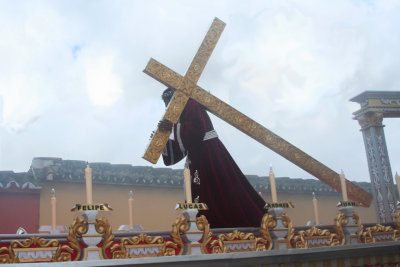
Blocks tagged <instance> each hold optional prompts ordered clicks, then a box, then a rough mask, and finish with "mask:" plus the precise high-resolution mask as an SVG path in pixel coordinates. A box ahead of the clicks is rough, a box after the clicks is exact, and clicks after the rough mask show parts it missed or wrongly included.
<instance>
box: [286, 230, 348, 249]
mask: <svg viewBox="0 0 400 267" xmlns="http://www.w3.org/2000/svg"><path fill="white" fill-rule="evenodd" d="M294 243H295V247H296V248H312V247H324V246H338V245H341V239H340V238H339V237H338V235H337V234H335V233H331V232H330V231H329V230H327V229H319V228H317V227H315V226H313V227H312V228H310V229H308V230H306V231H300V232H299V235H297V236H296V237H295V238H294Z"/></svg>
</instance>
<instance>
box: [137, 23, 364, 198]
mask: <svg viewBox="0 0 400 267" xmlns="http://www.w3.org/2000/svg"><path fill="white" fill-rule="evenodd" d="M224 26H225V24H224V23H223V22H222V21H220V20H218V19H215V20H214V22H213V25H212V26H211V28H210V30H209V32H208V33H207V35H206V38H205V39H204V41H203V43H202V45H201V46H200V48H199V51H203V50H204V51H207V53H206V52H198V53H197V54H196V56H195V58H194V60H193V62H192V64H191V66H190V67H189V70H188V72H187V73H186V75H185V76H184V77H182V76H181V75H179V74H178V73H176V72H174V71H172V70H171V69H169V68H168V67H166V66H164V65H163V64H161V63H159V62H157V61H156V60H154V59H150V61H149V63H148V64H147V66H146V68H145V70H144V72H145V73H146V74H148V75H150V76H151V77H153V78H154V79H156V80H157V81H159V82H161V83H163V84H164V85H166V86H168V87H173V88H175V89H176V92H175V94H174V96H173V98H172V99H171V101H170V104H169V106H168V107H167V111H166V113H165V115H164V117H163V119H168V120H170V121H171V122H173V123H176V122H177V120H178V119H179V117H180V115H181V113H182V111H183V109H184V107H185V105H186V103H187V101H188V99H189V97H190V98H192V99H194V100H196V101H197V102H198V103H200V104H202V105H203V106H204V107H206V108H207V110H208V111H210V112H211V113H213V114H214V115H216V116H217V117H219V118H221V119H222V120H224V121H226V122H227V123H229V124H231V125H232V126H234V127H236V128H237V129H238V130H240V131H242V132H243V133H245V134H247V135H249V136H250V137H252V138H253V139H255V140H257V141H258V142H260V143H261V144H263V145H264V146H266V147H268V148H269V149H271V150H273V151H274V152H276V153H278V154H279V155H281V156H282V157H284V158H286V159H287V160H289V161H290V162H292V163H294V164H296V165H297V166H299V167H300V168H302V169H303V170H305V171H307V172H308V173H310V174H312V175H314V176H315V177H317V178H318V179H320V180H321V181H323V182H324V183H326V184H328V185H329V186H331V187H332V188H334V189H335V190H337V191H339V192H341V187H340V178H339V174H338V173H336V172H335V171H333V170H331V169H330V168H328V167H327V166H325V165H324V164H322V163H321V162H319V161H317V160H316V159H314V158H312V157H311V156H309V155H308V154H306V153H305V152H303V151H302V150H300V149H299V148H297V147H295V146H294V145H292V144H290V143H289V142H287V141H286V140H284V139H283V138H281V137H279V136H278V135H276V134H275V133H273V132H271V131H270V130H268V129H267V128H265V127H264V126H262V125H261V124H259V123H257V122H255V121H254V120H252V119H251V118H249V117H247V116H246V115H244V114H243V113H241V112H239V111H237V110H236V109H234V108H232V107H231V106H229V105H228V104H226V103H224V102H223V101H221V100H220V99H218V98H217V97H215V96H213V95H211V94H210V93H208V92H207V91H205V90H204V89H202V88H201V87H199V86H198V85H196V84H195V83H196V82H197V79H198V77H199V75H200V73H201V71H202V70H203V68H204V65H205V63H206V62H207V60H208V57H209V56H210V55H211V52H210V51H212V50H213V49H214V47H215V44H216V41H217V40H218V38H219V36H220V34H221V33H222V30H223V28H224ZM210 32H211V33H212V34H210ZM213 38H215V39H213ZM202 57H207V60H206V59H204V58H202ZM197 61H199V62H200V61H201V63H198V64H196V62H197ZM202 64H203V65H202ZM197 65H199V66H202V68H200V67H198V71H197V72H193V69H196V67H192V66H197ZM189 76H190V77H191V78H190V79H189V78H188V77H189ZM193 77H194V78H193ZM196 77H197V79H195V78H196ZM169 136H170V132H167V131H165V132H161V131H159V130H157V131H156V132H155V134H154V135H153V138H152V140H151V141H150V144H149V145H148V147H147V149H146V152H145V154H144V156H143V158H144V159H146V160H148V161H150V162H152V163H157V161H158V159H159V157H160V155H161V153H162V150H163V149H164V147H165V145H166V143H167V141H168V138H169ZM346 185H347V191H348V195H349V197H350V198H351V199H352V200H355V201H359V202H361V203H362V204H363V205H364V206H369V205H370V204H371V201H372V196H371V195H370V194H369V193H368V192H366V191H364V190H363V189H362V188H360V187H358V186H357V185H355V184H353V183H351V182H350V181H348V180H346Z"/></svg>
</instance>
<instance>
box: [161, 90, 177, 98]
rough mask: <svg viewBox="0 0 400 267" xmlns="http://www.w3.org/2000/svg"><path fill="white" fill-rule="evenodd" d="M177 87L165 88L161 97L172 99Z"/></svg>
mask: <svg viewBox="0 0 400 267" xmlns="http://www.w3.org/2000/svg"><path fill="white" fill-rule="evenodd" d="M174 93H175V89H174V88H172V87H168V88H167V89H165V90H164V92H163V93H162V95H161V98H162V99H163V100H170V99H171V97H172V96H173V95H174Z"/></svg>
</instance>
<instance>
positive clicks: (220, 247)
mask: <svg viewBox="0 0 400 267" xmlns="http://www.w3.org/2000/svg"><path fill="white" fill-rule="evenodd" d="M266 244H267V241H266V240H264V239H263V238H261V237H256V236H255V235H254V234H253V233H243V232H240V231H239V230H236V229H235V230H233V232H232V233H228V234H220V235H218V239H216V240H213V241H211V243H210V248H211V253H212V254H219V253H231V252H244V251H264V250H266V247H265V246H266Z"/></svg>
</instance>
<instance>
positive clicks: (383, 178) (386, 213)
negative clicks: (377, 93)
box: [357, 112, 395, 223]
mask: <svg viewBox="0 0 400 267" xmlns="http://www.w3.org/2000/svg"><path fill="white" fill-rule="evenodd" d="M357 120H358V122H359V124H360V126H361V132H362V134H363V138H364V145H365V151H366V154H367V160H368V168H369V176H370V179H371V185H372V194H373V195H374V203H375V207H376V213H377V217H378V220H379V222H381V223H383V222H392V221H393V216H394V211H395V197H394V191H393V190H394V187H393V176H392V171H391V168H390V161H389V154H388V151H387V148H386V141H385V134H384V131H383V127H384V125H383V124H382V120H383V114H382V113H375V112H369V113H365V114H362V115H361V116H359V117H357Z"/></svg>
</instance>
